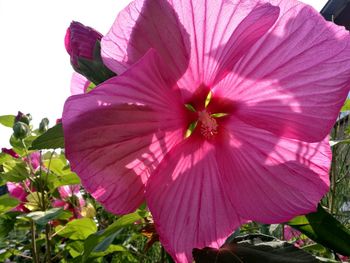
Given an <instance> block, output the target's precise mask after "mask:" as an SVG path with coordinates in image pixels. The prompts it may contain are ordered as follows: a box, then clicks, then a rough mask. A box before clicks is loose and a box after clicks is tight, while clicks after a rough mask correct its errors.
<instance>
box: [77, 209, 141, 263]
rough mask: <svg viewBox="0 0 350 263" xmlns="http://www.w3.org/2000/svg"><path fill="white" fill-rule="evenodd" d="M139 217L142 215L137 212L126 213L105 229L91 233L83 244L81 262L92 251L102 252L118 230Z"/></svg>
mask: <svg viewBox="0 0 350 263" xmlns="http://www.w3.org/2000/svg"><path fill="white" fill-rule="evenodd" d="M140 219H142V215H140V214H139V213H137V212H135V213H132V214H128V215H125V216H122V217H120V218H119V219H118V220H117V221H115V222H114V223H113V224H111V225H110V226H109V227H107V228H106V229H104V230H101V231H99V232H97V233H95V234H93V235H91V236H90V237H89V238H88V239H87V240H86V241H85V244H84V254H83V262H86V261H87V260H88V258H89V256H90V254H91V253H92V252H102V251H104V250H106V249H107V248H108V247H109V246H110V244H111V243H112V242H113V240H114V238H115V237H116V235H117V234H118V232H117V231H118V230H120V229H121V228H123V227H126V226H129V225H131V224H133V223H134V222H136V221H137V220H140Z"/></svg>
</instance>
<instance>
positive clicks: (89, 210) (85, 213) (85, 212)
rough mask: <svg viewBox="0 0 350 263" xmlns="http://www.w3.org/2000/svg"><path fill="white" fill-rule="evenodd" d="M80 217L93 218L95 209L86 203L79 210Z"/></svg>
mask: <svg viewBox="0 0 350 263" xmlns="http://www.w3.org/2000/svg"><path fill="white" fill-rule="evenodd" d="M81 215H82V217H87V218H94V217H95V216H96V210H95V207H94V206H93V205H92V204H90V203H88V204H87V205H86V206H84V207H83V208H82V209H81Z"/></svg>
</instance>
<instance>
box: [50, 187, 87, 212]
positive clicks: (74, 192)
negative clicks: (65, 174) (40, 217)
mask: <svg viewBox="0 0 350 263" xmlns="http://www.w3.org/2000/svg"><path fill="white" fill-rule="evenodd" d="M58 192H59V193H60V196H61V199H56V200H54V201H53V203H52V205H53V206H54V207H63V208H64V209H66V210H70V211H71V212H72V214H73V217H72V219H74V218H80V217H81V208H82V207H83V206H84V205H85V200H84V198H83V196H82V194H81V192H80V185H64V186H61V187H59V188H58Z"/></svg>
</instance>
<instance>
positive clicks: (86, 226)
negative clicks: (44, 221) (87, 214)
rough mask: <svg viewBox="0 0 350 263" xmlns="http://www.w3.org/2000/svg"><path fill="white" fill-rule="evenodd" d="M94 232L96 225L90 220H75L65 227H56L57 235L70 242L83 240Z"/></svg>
mask: <svg viewBox="0 0 350 263" xmlns="http://www.w3.org/2000/svg"><path fill="white" fill-rule="evenodd" d="M96 231H97V227H96V223H95V222H94V221H93V220H92V219H90V218H81V219H75V220H73V221H70V222H69V223H68V224H67V225H65V226H58V227H56V233H57V235H59V236H62V237H66V238H69V239H71V240H85V239H86V238H87V237H88V236H90V235H91V234H93V233H95V232H96Z"/></svg>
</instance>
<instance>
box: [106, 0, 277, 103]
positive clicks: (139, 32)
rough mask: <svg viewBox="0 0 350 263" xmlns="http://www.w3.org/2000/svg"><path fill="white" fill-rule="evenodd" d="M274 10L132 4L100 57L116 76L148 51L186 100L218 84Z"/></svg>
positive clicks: (250, 0) (247, 3) (187, 0)
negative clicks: (159, 60) (165, 67)
mask: <svg viewBox="0 0 350 263" xmlns="http://www.w3.org/2000/svg"><path fill="white" fill-rule="evenodd" d="M278 9H279V8H278V7H276V6H272V5H270V4H261V2H260V1H258V0H241V1H217V0H206V1H193V0H168V1H163V0H136V1H133V2H132V3H131V4H130V5H129V6H128V7H127V8H125V9H124V10H123V11H122V12H120V13H119V15H118V17H117V19H116V20H115V22H114V24H113V26H112V28H111V30H110V31H109V33H108V34H107V35H106V36H105V37H103V39H102V43H101V46H102V57H103V59H104V62H105V63H106V65H107V66H108V67H109V68H110V69H112V70H113V71H115V72H116V73H120V72H123V71H124V70H126V69H127V68H128V67H129V66H130V65H132V64H133V63H134V62H135V61H137V60H138V59H139V58H140V57H141V56H142V55H143V54H144V53H145V52H147V50H148V49H150V48H154V49H156V50H157V51H158V53H159V54H160V55H161V57H162V59H163V60H164V61H165V62H166V64H167V65H170V69H171V73H172V74H171V76H170V77H171V78H173V79H174V80H175V81H178V85H179V87H180V88H181V89H182V91H183V96H184V98H185V99H186V98H188V96H190V95H189V94H188V92H189V93H191V92H192V93H193V92H194V91H195V90H196V89H197V88H198V87H199V86H200V85H201V84H203V83H204V84H205V85H207V86H210V85H212V84H213V83H214V82H215V81H219V80H220V79H222V78H223V77H224V76H225V75H226V74H227V72H228V71H230V70H231V69H232V67H233V66H234V64H235V63H236V62H237V61H238V60H239V59H240V58H241V57H242V56H243V55H244V54H245V53H246V52H247V51H248V50H249V49H250V48H251V47H252V46H253V45H254V44H255V42H256V41H257V40H258V39H260V38H261V37H262V36H263V35H264V34H265V33H266V32H267V31H268V30H269V29H270V27H271V26H272V25H273V24H274V22H275V20H276V19H277V17H278V13H279V12H278ZM257 21H258V22H257Z"/></svg>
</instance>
